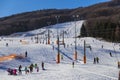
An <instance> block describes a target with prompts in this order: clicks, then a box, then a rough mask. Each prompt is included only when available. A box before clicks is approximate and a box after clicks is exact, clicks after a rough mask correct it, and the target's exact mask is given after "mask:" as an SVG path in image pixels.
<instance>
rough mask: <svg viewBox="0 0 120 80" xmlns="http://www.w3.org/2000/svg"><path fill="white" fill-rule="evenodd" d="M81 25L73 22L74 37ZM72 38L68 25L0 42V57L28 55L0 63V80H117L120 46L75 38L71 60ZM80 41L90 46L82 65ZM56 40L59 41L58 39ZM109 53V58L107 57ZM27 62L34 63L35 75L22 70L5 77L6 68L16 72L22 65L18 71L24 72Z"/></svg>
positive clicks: (23, 34)
mask: <svg viewBox="0 0 120 80" xmlns="http://www.w3.org/2000/svg"><path fill="white" fill-rule="evenodd" d="M83 22H84V21H77V22H76V32H77V36H78V35H79V34H80V28H81V25H82V23H83ZM48 28H49V30H50V36H51V38H50V42H51V44H46V37H47V36H45V35H47V33H48ZM57 30H58V32H59V36H61V35H62V31H63V30H64V31H65V47H64V46H63V45H60V54H61V55H63V60H61V62H60V63H59V64H56V56H57V53H58V52H57V48H58V46H57V45H56V36H57ZM36 34H38V37H39V41H38V42H39V43H35V42H36V40H35V39H34V37H36ZM31 35H32V36H31ZM33 35H35V36H33ZM74 37H75V22H68V23H63V24H56V25H51V26H48V27H47V28H41V29H38V30H34V31H29V32H25V33H21V36H19V37H7V38H3V39H1V41H0V56H1V57H2V56H7V55H9V54H17V55H25V51H27V52H28V57H27V58H24V59H12V60H6V61H3V62H0V80H118V72H119V69H118V68H117V62H118V61H119V60H120V54H119V53H120V50H119V49H120V48H119V47H120V46H119V45H120V44H115V43H110V42H105V41H100V40H98V39H95V38H91V37H85V38H77V53H78V60H77V61H74V58H73V54H74V52H75V43H74V42H75V38H74ZM21 40H22V41H21ZM84 40H85V41H86V44H87V45H90V46H91V49H90V48H86V56H87V63H86V64H83V55H84ZM60 41H62V36H61V37H60ZM6 43H8V46H6ZM102 46H103V48H102ZM53 48H54V50H53ZM110 52H111V53H112V57H111V56H110V54H109V53H110ZM95 57H99V63H98V64H93V61H94V58H95ZM73 61H74V62H75V66H74V68H73V67H72V62H73ZM41 62H44V63H45V69H46V70H42V69H41ZM31 63H33V64H35V63H37V64H38V66H39V68H40V71H39V72H37V71H36V70H35V69H34V70H33V73H29V74H25V72H24V71H23V72H22V73H23V74H22V75H16V76H14V75H8V73H7V71H6V70H7V69H8V68H13V69H18V66H19V65H22V70H24V68H25V66H27V67H29V66H30V64H31Z"/></svg>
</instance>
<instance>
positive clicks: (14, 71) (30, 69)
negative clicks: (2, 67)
mask: <svg viewBox="0 0 120 80" xmlns="http://www.w3.org/2000/svg"><path fill="white" fill-rule="evenodd" d="M41 67H42V70H45V68H44V62H42V63H41ZM34 68H35V70H36V71H37V72H39V67H38V65H37V64H30V66H28V67H27V66H25V68H24V69H23V68H22V65H19V67H18V74H19V75H21V74H22V71H25V74H28V73H32V72H33V69H34ZM7 72H8V75H17V69H11V68H8V69H7Z"/></svg>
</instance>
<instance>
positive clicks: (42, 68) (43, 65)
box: [41, 62, 45, 70]
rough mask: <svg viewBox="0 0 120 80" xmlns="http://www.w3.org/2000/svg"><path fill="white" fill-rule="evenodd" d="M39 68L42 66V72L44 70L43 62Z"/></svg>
mask: <svg viewBox="0 0 120 80" xmlns="http://www.w3.org/2000/svg"><path fill="white" fill-rule="evenodd" d="M41 66H42V70H45V68H44V62H42V64H41Z"/></svg>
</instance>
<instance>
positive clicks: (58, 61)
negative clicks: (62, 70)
mask: <svg viewBox="0 0 120 80" xmlns="http://www.w3.org/2000/svg"><path fill="white" fill-rule="evenodd" d="M55 18H56V20H57V24H58V20H59V18H60V16H55ZM57 45H58V54H57V60H56V63H60V50H59V48H60V45H59V33H58V28H57Z"/></svg>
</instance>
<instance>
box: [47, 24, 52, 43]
mask: <svg viewBox="0 0 120 80" xmlns="http://www.w3.org/2000/svg"><path fill="white" fill-rule="evenodd" d="M47 24H48V26H49V25H50V24H51V22H47ZM48 44H50V30H49V27H48Z"/></svg>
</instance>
